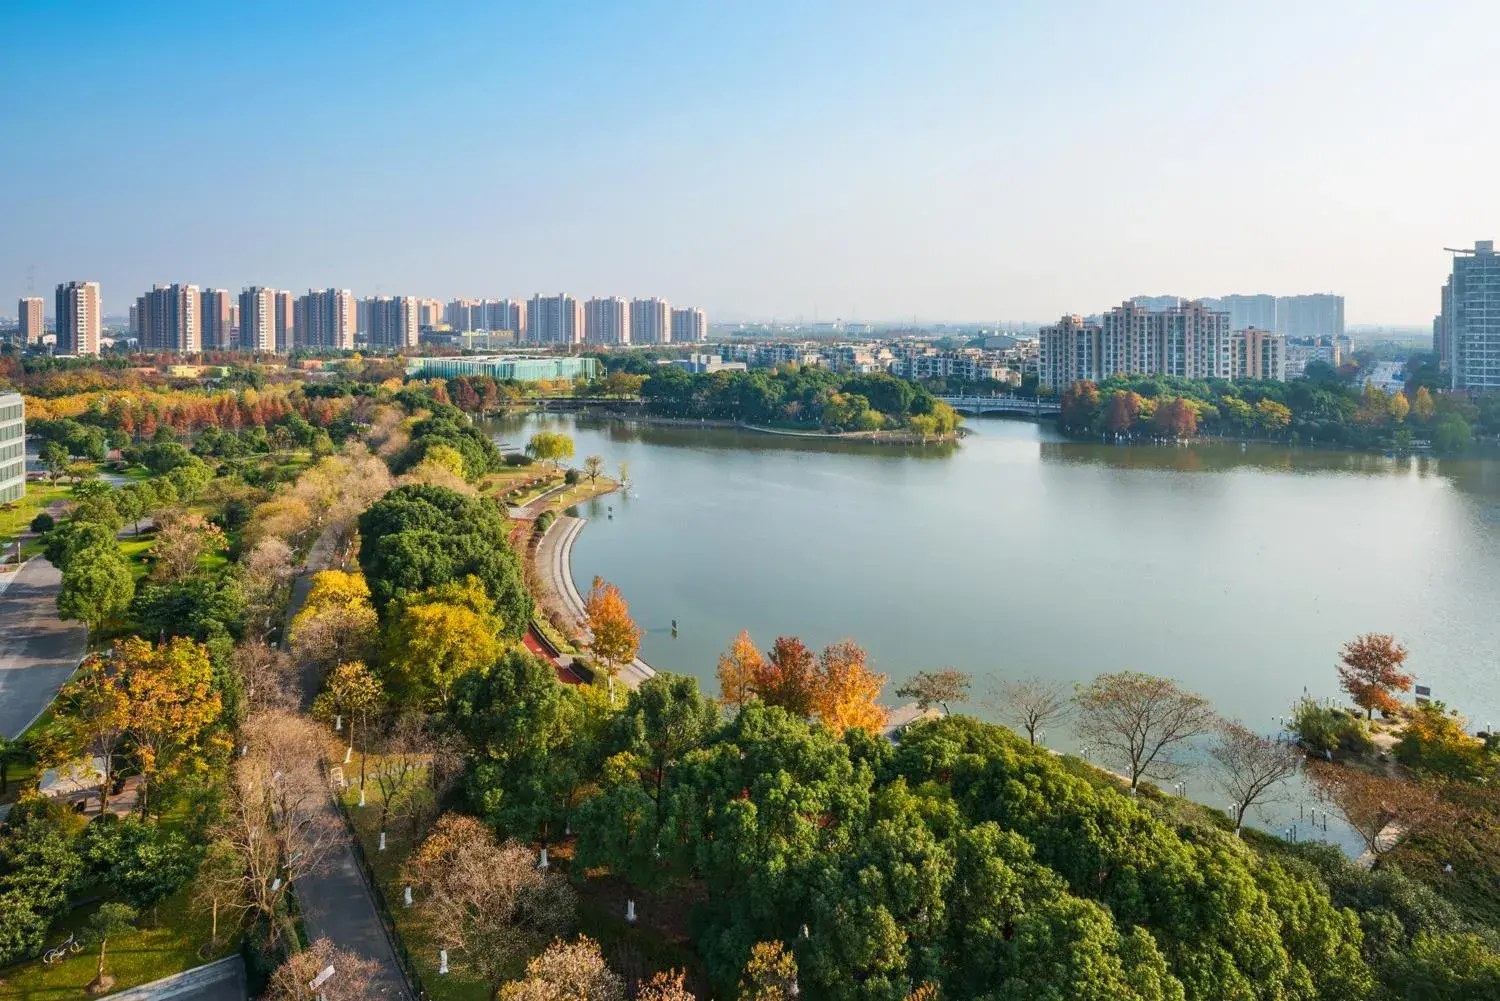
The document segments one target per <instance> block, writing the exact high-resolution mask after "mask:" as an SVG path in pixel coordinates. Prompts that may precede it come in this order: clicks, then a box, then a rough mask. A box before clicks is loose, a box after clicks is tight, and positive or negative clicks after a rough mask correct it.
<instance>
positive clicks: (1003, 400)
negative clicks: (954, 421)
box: [938, 395, 1061, 417]
mask: <svg viewBox="0 0 1500 1001" xmlns="http://www.w3.org/2000/svg"><path fill="white" fill-rule="evenodd" d="M938 399H940V400H942V401H943V402H944V403H946V404H948V406H950V407H952V408H953V409H954V410H957V411H960V412H962V413H966V414H973V415H975V416H978V415H980V414H1023V415H1025V416H1028V417H1037V416H1040V415H1042V414H1055V413H1057V412H1058V410H1059V409H1061V408H1060V407H1059V405H1058V404H1057V403H1056V402H1055V401H1052V400H1032V399H1028V398H1026V397H1024V396H998V395H997V396H939V397H938Z"/></svg>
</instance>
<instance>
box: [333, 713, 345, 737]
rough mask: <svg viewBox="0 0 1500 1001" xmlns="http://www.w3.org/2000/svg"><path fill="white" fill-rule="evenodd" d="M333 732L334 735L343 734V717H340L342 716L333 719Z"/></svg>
mask: <svg viewBox="0 0 1500 1001" xmlns="http://www.w3.org/2000/svg"><path fill="white" fill-rule="evenodd" d="M333 732H334V733H343V732H344V717H342V716H335V717H334V718H333Z"/></svg>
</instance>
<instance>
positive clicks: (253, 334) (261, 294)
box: [239, 285, 276, 351]
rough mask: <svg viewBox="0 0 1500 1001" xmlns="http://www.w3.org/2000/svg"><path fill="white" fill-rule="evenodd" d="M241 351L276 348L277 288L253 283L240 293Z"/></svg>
mask: <svg viewBox="0 0 1500 1001" xmlns="http://www.w3.org/2000/svg"><path fill="white" fill-rule="evenodd" d="M239 329H240V335H239V345H240V350H241V351H275V350H276V290H275V289H269V288H266V287H265V286H263V285H251V286H249V287H248V288H246V289H245V290H244V291H243V292H241V293H240V327H239Z"/></svg>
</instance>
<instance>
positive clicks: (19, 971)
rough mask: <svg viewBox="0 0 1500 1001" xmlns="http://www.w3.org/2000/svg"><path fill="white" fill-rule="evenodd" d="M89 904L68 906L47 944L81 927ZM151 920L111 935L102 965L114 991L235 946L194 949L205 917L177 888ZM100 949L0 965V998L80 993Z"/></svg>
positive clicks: (202, 936)
mask: <svg viewBox="0 0 1500 1001" xmlns="http://www.w3.org/2000/svg"><path fill="white" fill-rule="evenodd" d="M93 910H94V907H92V906H90V907H81V908H78V909H77V910H75V911H73V912H72V913H71V914H69V915H68V916H67V917H66V918H64V919H63V920H62V921H61V922H59V924H58V926H57V927H55V928H53V929H52V931H51V932H49V933H48V935H47V944H48V946H49V947H50V946H53V945H57V944H58V943H60V942H62V941H63V940H65V939H66V938H67V937H68V933H69V932H72V931H75V930H77V929H79V928H82V927H83V925H84V924H85V923H86V922H87V921H88V917H89V915H90V914H91V913H92V912H93ZM156 919H157V920H156V922H155V923H154V924H153V922H152V920H151V915H150V913H149V912H148V913H147V914H145V915H143V916H142V918H141V919H140V921H139V923H140V925H142V926H143V927H141V928H139V929H137V930H136V931H133V932H131V933H130V934H128V935H124V936H121V937H120V938H119V939H111V940H110V942H109V948H108V951H107V953H106V960H107V962H106V964H105V965H106V968H107V969H108V971H109V973H110V974H112V975H113V976H114V977H115V981H116V990H123V989H125V988H127V987H135V986H138V985H140V984H146V983H150V982H151V981H153V980H159V979H160V978H162V977H166V976H170V975H171V974H173V973H178V972H181V971H182V970H187V969H191V968H193V967H195V966H201V965H202V964H204V963H207V962H212V961H213V960H215V959H221V958H223V957H224V956H227V955H229V954H230V953H231V952H233V951H234V950H235V949H236V948H237V947H238V946H237V943H228V944H226V945H225V946H224V947H223V948H221V949H220V950H219V951H218V952H217V953H214V954H213V955H211V956H208V957H207V958H204V957H203V956H202V955H200V954H199V949H201V948H202V947H203V946H204V945H205V944H206V943H207V942H208V929H209V921H208V918H207V917H206V916H200V915H198V914H196V913H194V912H193V910H192V909H191V908H190V907H189V905H188V891H187V890H186V889H184V890H180V891H178V892H177V893H176V894H175V895H173V896H172V897H169V898H167V900H166V901H165V902H163V903H162V904H161V906H160V907H158V908H157V909H156ZM98 960H99V953H98V951H97V950H95V949H85V950H83V951H82V952H80V953H79V954H78V955H76V956H70V957H68V958H67V959H66V960H64V961H62V962H61V963H58V964H56V965H54V966H46V965H43V963H42V962H41V961H40V960H34V961H32V962H30V963H21V964H18V965H16V966H10V967H6V968H5V969H3V970H0V999H8V998H15V999H24V1001H50V999H53V998H79V997H83V996H84V992H83V989H84V988H85V987H86V986H87V985H88V983H89V982H90V981H91V980H93V979H94V974H95V972H96V969H97V964H98Z"/></svg>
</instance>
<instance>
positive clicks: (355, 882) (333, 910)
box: [286, 531, 411, 1001]
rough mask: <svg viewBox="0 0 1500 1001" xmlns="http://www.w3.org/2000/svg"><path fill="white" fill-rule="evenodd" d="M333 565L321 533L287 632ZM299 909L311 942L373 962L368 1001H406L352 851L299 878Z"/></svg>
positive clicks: (306, 691)
mask: <svg viewBox="0 0 1500 1001" xmlns="http://www.w3.org/2000/svg"><path fill="white" fill-rule="evenodd" d="M333 560H334V552H333V533H332V532H331V531H325V532H324V533H323V534H322V535H320V536H319V537H318V539H317V541H316V542H314V543H313V546H312V549H311V550H310V551H309V552H308V554H307V565H306V571H305V572H304V573H303V574H302V575H300V576H299V577H297V579H296V580H294V581H293V582H292V594H291V598H290V600H289V601H288V602H287V612H286V622H287V626H288V630H287V631H290V626H291V622H292V620H293V619H295V618H296V617H297V613H298V612H300V611H301V610H302V606H303V604H304V603H305V602H306V601H307V593H308V591H309V590H310V589H311V587H312V575H313V574H315V573H317V572H318V571H319V570H326V569H328V568H329V567H330V566H331V565H332V564H333ZM313 680H314V679H312V678H310V677H308V676H307V675H305V674H304V676H303V679H302V681H303V685H302V687H303V691H302V703H303V707H304V708H306V707H309V706H311V705H312V699H313V696H314V695H316V694H317V692H315V691H313V690H312V682H313ZM321 809H323V810H325V811H327V813H328V814H329V818H330V820H331V821H332V822H333V823H334V824H335V825H337V826H338V827H339V828H340V829H343V826H344V819H343V817H341V816H339V813H338V808H337V807H335V806H334V805H333V800H332V799H329V800H327V801H325V802H324V803H323V805H322V807H321ZM297 903H298V904H300V905H301V907H302V920H303V923H304V924H305V925H306V927H307V934H308V937H309V938H312V939H316V938H327V939H328V940H329V941H331V942H332V943H333V944H334V945H335V946H337V947H338V948H340V949H347V950H349V951H350V952H353V953H356V954H357V955H360V956H363V957H364V958H366V959H370V960H373V961H374V962H375V963H377V964H378V965H379V971H378V973H377V974H376V976H375V977H374V979H373V980H372V983H371V991H370V997H380V998H399V999H401V1001H409V999H410V997H411V995H410V994H409V993H408V992H407V990H406V978H405V977H403V976H402V974H401V966H400V964H399V963H398V962H397V961H396V953H395V952H394V950H392V948H391V943H390V939H388V938H387V937H386V934H385V927H384V925H382V924H381V923H380V915H379V913H378V912H377V911H376V910H375V900H374V897H373V896H372V895H371V891H370V888H369V887H368V886H367V885H366V884H365V878H364V874H363V873H361V872H360V871H359V864H358V863H357V862H355V861H354V849H353V848H351V847H349V846H348V845H341V846H340V847H339V848H338V849H336V850H335V851H334V852H332V853H331V856H330V858H329V860H328V863H327V865H326V867H325V868H324V870H323V871H322V872H319V873H315V874H311V875H307V876H303V877H302V878H301V879H300V880H298V881H297Z"/></svg>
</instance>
